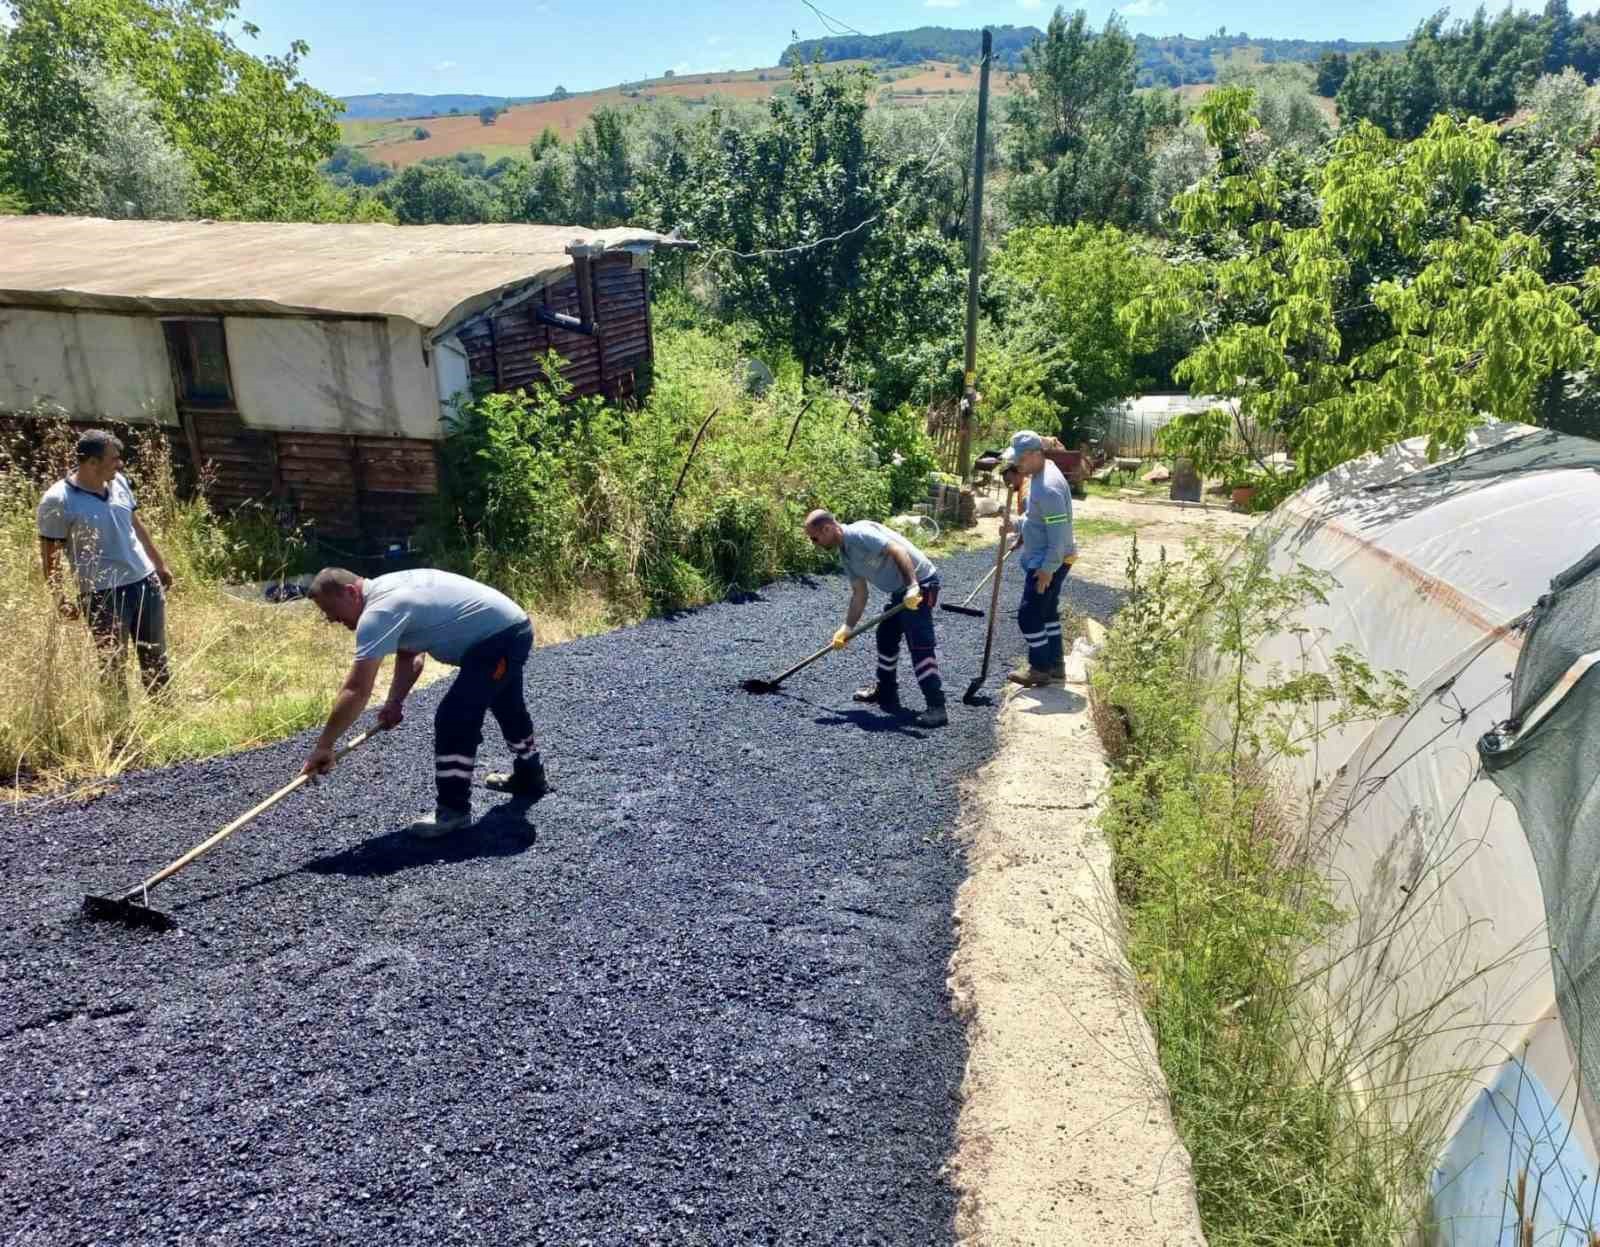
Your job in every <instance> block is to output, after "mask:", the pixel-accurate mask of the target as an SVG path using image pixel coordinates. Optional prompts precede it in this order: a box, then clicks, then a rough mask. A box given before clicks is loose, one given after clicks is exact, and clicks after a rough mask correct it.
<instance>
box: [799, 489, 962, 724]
mask: <svg viewBox="0 0 1600 1247" xmlns="http://www.w3.org/2000/svg"><path fill="white" fill-rule="evenodd" d="M805 532H806V536H807V537H809V538H810V539H811V541H812V542H813V543H814V544H815V545H817V546H820V547H821V548H822V549H824V550H837V551H838V552H839V561H840V562H841V563H842V564H843V565H844V572H845V575H847V576H848V577H850V606H849V609H848V611H847V612H846V614H845V620H844V626H843V627H841V628H840V629H839V630H838V631H837V632H836V633H834V637H833V643H834V646H835V647H836V648H839V649H843V648H844V646H845V644H846V643H847V642H848V640H849V635H850V630H851V629H852V628H854V627H855V626H856V624H857V623H858V622H860V619H861V615H862V612H863V611H865V610H866V606H867V586H868V585H872V586H873V587H874V588H877V589H881V590H882V591H883V592H885V593H887V594H888V595H889V605H890V606H898V605H901V604H902V603H903V604H904V606H905V609H904V610H903V611H900V612H898V613H897V614H895V615H892V616H890V617H889V618H888V619H885V620H884V621H883V622H882V623H881V624H879V625H878V637H877V639H878V678H877V679H876V680H875V681H873V683H871V684H869V685H868V686H867V687H865V688H862V689H858V690H856V694H855V699H856V700H857V701H865V702H876V703H877V704H878V705H880V706H882V707H883V708H884V709H886V710H898V709H899V708H900V693H899V664H900V638H901V636H902V635H903V636H904V637H905V639H906V648H907V649H908V650H910V651H911V668H912V673H913V674H914V675H915V676H916V678H917V683H918V685H920V686H921V688H922V694H923V696H924V697H925V698H926V699H927V702H928V708H927V709H926V710H924V711H923V712H922V713H921V714H920V715H918V716H917V723H918V724H919V725H921V726H922V727H943V726H944V725H945V724H946V723H948V722H949V721H950V719H949V715H948V714H947V713H946V712H945V701H944V683H943V681H942V680H941V679H940V676H939V659H938V656H937V654H936V653H935V651H934V645H935V642H934V635H933V608H934V606H935V605H936V604H937V602H938V600H939V573H938V570H937V569H936V568H935V567H934V565H933V564H932V563H931V562H929V561H928V558H927V556H926V555H924V554H923V553H922V551H921V550H919V549H917V547H916V546H914V545H912V544H911V542H910V541H908V540H907V539H906V538H904V537H902V536H901V535H900V534H899V533H897V532H895V531H894V529H892V528H885V527H884V526H883V525H882V524H879V523H878V522H877V521H876V520H857V521H856V522H855V523H854V524H841V523H839V521H838V520H836V519H835V518H834V517H833V515H832V514H831V513H830V512H828V511H813V512H812V513H811V514H810V515H808V516H806V521H805Z"/></svg>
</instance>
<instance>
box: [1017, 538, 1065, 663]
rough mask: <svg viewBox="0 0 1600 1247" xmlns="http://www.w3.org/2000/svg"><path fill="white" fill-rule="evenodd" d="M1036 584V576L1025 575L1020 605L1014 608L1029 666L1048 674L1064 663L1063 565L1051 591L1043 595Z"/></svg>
mask: <svg viewBox="0 0 1600 1247" xmlns="http://www.w3.org/2000/svg"><path fill="white" fill-rule="evenodd" d="M1036 580H1037V576H1036V573H1034V572H1028V573H1027V581H1026V582H1025V583H1024V585H1023V588H1022V605H1021V606H1019V607H1018V608H1017V626H1018V627H1019V628H1021V629H1022V639H1023V640H1024V641H1026V642H1027V643H1028V666H1030V667H1032V668H1033V669H1034V670H1035V671H1051V670H1053V669H1054V668H1056V667H1059V666H1061V665H1062V663H1063V662H1065V661H1066V657H1065V655H1064V654H1063V653H1062V650H1061V586H1062V585H1064V584H1066V582H1067V567H1066V564H1062V565H1061V566H1060V567H1058V568H1056V574H1055V575H1054V576H1052V577H1051V578H1050V587H1049V588H1048V589H1046V590H1045V591H1044V592H1043V593H1040V592H1039V589H1038V586H1037V584H1036V583H1035V582H1036Z"/></svg>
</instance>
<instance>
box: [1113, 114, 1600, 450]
mask: <svg viewBox="0 0 1600 1247" xmlns="http://www.w3.org/2000/svg"><path fill="white" fill-rule="evenodd" d="M1198 115H1199V118H1200V120H1201V122H1202V124H1204V125H1205V126H1206V127H1207V131H1208V137H1209V138H1210V140H1211V142H1212V143H1213V144H1214V145H1215V146H1216V147H1217V148H1218V150H1219V151H1221V152H1222V153H1223V160H1222V164H1221V166H1220V167H1219V169H1218V171H1217V172H1216V173H1215V174H1214V175H1213V176H1212V177H1211V178H1210V179H1208V181H1207V182H1206V183H1205V184H1203V185H1202V186H1201V187H1199V188H1197V189H1195V190H1194V191H1191V192H1189V193H1188V194H1186V195H1183V196H1180V198H1179V206H1180V208H1181V210H1182V213H1183V223H1184V228H1185V230H1186V231H1188V232H1190V233H1192V234H1197V235H1198V234H1213V235H1221V236H1231V237H1232V239H1233V245H1232V248H1231V251H1230V252H1229V253H1228V254H1227V255H1226V258H1223V259H1221V260H1220V261H1219V262H1218V263H1215V264H1213V265H1192V266H1189V267H1187V268H1185V269H1182V270H1170V271H1169V275H1168V276H1167V277H1166V278H1165V280H1164V281H1163V282H1162V283H1160V284H1158V285H1157V286H1156V287H1154V288H1153V289H1152V291H1151V292H1150V293H1148V294H1147V295H1146V296H1145V297H1144V298H1142V299H1140V300H1138V301H1136V302H1135V303H1134V304H1133V306H1132V308H1131V309H1130V311H1129V313H1128V316H1129V323H1130V325H1131V326H1132V327H1134V328H1135V329H1139V330H1144V331H1149V330H1150V329H1151V328H1153V327H1155V326H1159V325H1162V324H1165V323H1169V322H1171V321H1172V320H1178V321H1180V322H1188V323H1192V324H1195V325H1198V326H1200V327H1201V329H1202V331H1203V334H1204V337H1203V340H1202V341H1201V343H1200V344H1199V345H1198V346H1197V347H1196V349H1195V350H1194V351H1193V352H1191V353H1190V354H1189V355H1188V356H1187V357H1186V358H1185V359H1184V361H1183V362H1182V363H1181V364H1180V365H1179V367H1178V369H1177V375H1178V378H1179V379H1180V380H1181V381H1183V382H1184V383H1186V384H1188V385H1189V386H1190V388H1191V389H1192V390H1193V391H1195V392H1196V393H1210V394H1224V395H1229V396H1232V397H1233V398H1234V399H1235V400H1236V401H1237V404H1238V413H1239V416H1240V417H1242V419H1243V421H1244V423H1245V427H1246V428H1249V427H1259V428H1272V429H1276V430H1278V431H1279V432H1281V433H1282V434H1283V435H1284V436H1285V437H1286V438H1287V440H1288V443H1289V446H1290V448H1291V450H1292V452H1293V454H1294V456H1295V460H1296V463H1297V466H1298V468H1299V475H1300V477H1301V478H1304V477H1307V476H1311V475H1314V474H1316V473H1320V472H1323V471H1326V470H1327V469H1329V468H1332V467H1334V466H1336V465H1338V464H1340V463H1343V462H1344V461H1346V460H1348V459H1350V458H1353V457H1355V456H1357V455H1360V454H1364V453H1366V452H1368V451H1372V450H1377V449H1379V448H1381V447H1383V446H1385V445H1387V444H1389V443H1391V442H1393V441H1396V440H1398V439H1400V438H1405V437H1412V436H1418V435H1425V436H1427V437H1428V438H1429V440H1430V445H1431V446H1432V447H1433V448H1434V449H1435V450H1443V449H1449V448H1452V447H1455V446H1458V445H1460V444H1461V442H1462V440H1463V438H1464V437H1465V435H1466V433H1467V431H1468V430H1469V429H1470V428H1471V427H1472V426H1473V425H1474V424H1476V423H1477V422H1479V421H1481V420H1483V419H1485V418H1497V419H1506V420H1537V419H1538V418H1539V417H1540V415H1541V413H1542V410H1543V400H1544V398H1545V395H1546V390H1547V386H1548V385H1549V383H1550V381H1551V379H1552V378H1556V377H1559V376H1561V375H1562V374H1563V373H1567V372H1572V371H1578V370H1585V369H1591V368H1593V367H1595V365H1596V363H1597V362H1600V350H1597V339H1596V337H1595V334H1594V332H1593V331H1592V330H1591V328H1590V327H1589V326H1588V325H1587V324H1585V323H1584V319H1583V315H1582V304H1583V301H1584V289H1585V288H1587V287H1589V286H1591V285H1592V284H1593V283H1592V279H1590V278H1588V277H1585V278H1584V279H1583V280H1582V281H1581V282H1575V283H1572V284H1567V283H1561V282H1552V281H1550V280H1548V279H1547V277H1546V276H1545V273H1546V270H1547V267H1548V264H1549V261H1550V252H1549V249H1548V248H1547V246H1546V245H1545V243H1544V242H1543V241H1542V240H1541V239H1540V238H1539V237H1537V236H1535V235H1534V234H1531V233H1527V232H1524V231H1523V230H1521V229H1518V228H1516V227H1515V226H1514V225H1511V224H1509V223H1508V222H1506V221H1504V220H1496V219H1494V215H1493V214H1492V213H1491V212H1488V211H1486V200H1487V199H1488V192H1489V190H1490V189H1491V188H1493V187H1494V186H1496V185H1498V184H1499V183H1500V181H1501V179H1502V178H1503V175H1504V168H1503V162H1504V159H1505V156H1504V153H1503V151H1502V149H1501V147H1500V144H1499V142H1498V138H1497V133H1496V130H1495V127H1493V126H1492V125H1489V124H1487V123H1485V122H1482V121H1479V120H1476V119H1468V120H1466V121H1464V122H1463V121H1458V120H1455V119H1453V118H1450V117H1448V116H1441V117H1438V118H1437V119H1435V120H1434V122H1433V123H1432V124H1431V125H1430V126H1429V127H1428V129H1427V131H1426V132H1425V133H1424V134H1423V135H1422V136H1421V137H1420V138H1418V139H1416V140H1413V141H1411V142H1401V141H1398V140H1395V139H1391V138H1389V137H1388V136H1386V135H1384V134H1383V133H1382V132H1381V131H1380V130H1378V129H1377V127H1375V126H1373V125H1371V124H1368V123H1358V124H1356V125H1354V126H1351V127H1349V128H1348V129H1346V130H1345V131H1344V132H1343V133H1342V134H1341V135H1340V136H1339V138H1338V139H1337V140H1336V142H1335V144H1334V147H1333V151H1332V154H1331V156H1330V158H1329V159H1328V160H1327V162H1326V164H1324V165H1321V166H1313V167H1309V168H1308V169H1307V170H1306V172H1307V177H1308V180H1309V182H1310V184H1311V185H1312V187H1313V189H1314V191H1315V195H1316V204H1317V208H1316V211H1315V214H1314V216H1313V217H1312V218H1311V219H1310V220H1308V221H1304V222H1296V221H1293V220H1288V219H1284V218H1282V217H1280V216H1278V215H1276V212H1277V205H1278V204H1279V203H1280V201H1281V200H1282V199H1283V196H1284V190H1285V183H1284V179H1283V177H1282V175H1281V171H1280V170H1278V169H1275V168H1273V167H1272V166H1271V165H1253V164H1251V162H1250V161H1249V160H1248V156H1247V153H1248V150H1249V143H1248V136H1249V132H1250V130H1251V129H1252V128H1253V127H1254V126H1255V124H1256V122H1255V118H1254V117H1253V116H1252V115H1251V113H1250V111H1249V101H1248V97H1247V96H1245V95H1244V93H1243V92H1236V91H1231V90H1225V91H1219V92H1217V93H1215V94H1214V96H1212V97H1210V98H1208V99H1207V100H1206V102H1205V104H1204V105H1202V107H1201V108H1200V109H1199V113H1198ZM1232 419H1233V416H1232V415H1231V414H1230V413H1228V412H1225V411H1222V410H1218V411H1214V412H1211V413H1207V414H1204V415H1200V416H1194V417H1184V418H1182V419H1180V420H1179V421H1176V422H1174V425H1173V426H1172V432H1171V435H1170V437H1171V443H1172V446H1173V448H1174V449H1175V450H1178V451H1180V452H1182V453H1187V454H1190V455H1193V456H1194V457H1195V458H1197V459H1198V460H1200V462H1201V464H1202V466H1204V467H1209V468H1213V469H1220V470H1224V471H1226V470H1228V467H1227V464H1226V463H1224V462H1222V461H1221V460H1222V459H1223V458H1224V457H1225V452H1224V449H1223V448H1224V446H1225V444H1226V442H1227V440H1228V439H1227V438H1226V437H1225V436H1224V435H1225V434H1226V433H1227V432H1228V431H1229V424H1230V422H1231V420H1232Z"/></svg>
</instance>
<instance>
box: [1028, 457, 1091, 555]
mask: <svg viewBox="0 0 1600 1247" xmlns="http://www.w3.org/2000/svg"><path fill="white" fill-rule="evenodd" d="M1077 552H1078V547H1077V545H1076V544H1075V543H1074V542H1073V540H1072V490H1071V489H1070V488H1069V486H1068V485H1067V478H1066V477H1064V476H1062V475H1061V469H1060V468H1058V467H1056V465H1055V464H1053V463H1051V462H1050V460H1048V459H1046V460H1045V461H1044V467H1043V469H1042V470H1041V471H1040V472H1039V473H1038V474H1037V475H1035V476H1034V477H1033V479H1032V480H1030V481H1029V482H1028V510H1027V514H1026V515H1025V516H1024V518H1023V521H1022V566H1023V568H1024V570H1026V571H1030V572H1036V571H1038V570H1040V569H1041V568H1046V567H1048V568H1049V569H1050V570H1051V571H1052V572H1054V571H1055V569H1056V568H1058V567H1060V566H1061V564H1062V563H1063V562H1065V561H1066V558H1067V555H1069V554H1076V553H1077Z"/></svg>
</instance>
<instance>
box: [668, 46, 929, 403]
mask: <svg viewBox="0 0 1600 1247" xmlns="http://www.w3.org/2000/svg"><path fill="white" fill-rule="evenodd" d="M871 83H872V79H871V76H870V75H869V74H866V73H863V72H862V71H859V70H838V71H819V70H812V69H809V68H806V67H800V68H797V69H796V71H795V74H794V77H793V87H794V90H793V94H792V95H790V96H789V97H787V98H784V97H774V98H773V100H772V101H771V103H770V105H769V109H768V121H767V124H766V125H765V126H762V127H759V128H755V129H750V128H745V127H743V126H739V125H729V124H727V121H726V120H725V118H724V117H723V116H722V115H721V114H720V113H719V112H717V111H715V110H713V112H712V114H711V115H710V116H708V117H707V118H706V119H705V120H703V121H701V122H699V123H698V124H697V125H696V126H695V128H694V129H693V130H692V131H691V132H689V133H686V134H685V135H684V138H683V143H682V145H681V146H680V147H679V149H678V150H677V151H676V152H675V153H674V155H673V156H672V157H671V158H670V159H669V160H667V161H666V162H665V163H664V164H662V165H660V166H657V167H653V168H651V169H648V170H646V171H645V175H644V180H643V184H642V187H641V207H642V208H643V209H644V211H645V212H646V213H647V214H648V216H649V217H650V219H652V220H653V221H654V222H655V223H656V224H657V225H658V226H659V227H660V228H663V229H674V228H676V229H679V230H681V231H682V233H683V234H685V235H686V236H688V237H690V238H694V239H696V240H698V241H699V242H700V243H701V245H702V247H703V248H704V249H705V254H706V259H707V262H708V264H709V267H710V269H711V271H712V273H713V274H714V275H715V278H716V283H717V289H718V293H719V295H720V297H721V300H722V302H723V303H724V304H725V306H726V307H727V308H728V309H729V310H730V311H731V312H733V313H734V314H735V315H738V316H743V317H747V318H748V319H749V320H750V321H752V322H753V323H754V324H755V325H756V326H757V328H758V329H759V331H760V333H761V334H762V336H763V337H764V338H766V339H767V340H768V341H770V342H773V343H776V344H781V345H782V346H784V347H786V348H788V349H789V350H790V351H792V352H793V354H794V356H795V357H796V358H797V359H798V360H799V362H800V364H801V366H802V368H803V369H804V370H805V371H806V372H807V373H808V374H813V373H819V372H822V371H825V370H829V369H832V368H836V367H839V366H841V365H844V364H845V363H847V362H856V363H859V364H860V366H861V367H862V368H863V369H864V370H865V371H866V372H868V373H871V372H873V371H874V370H876V369H878V368H879V367H880V366H881V365H882V364H883V362H884V359H885V356H886V355H887V354H888V353H890V352H891V351H892V350H893V348H894V347H895V346H896V344H897V343H901V342H906V341H919V340H923V339H925V338H926V337H927V336H928V334H929V332H930V329H931V328H933V327H934V326H944V325H945V324H946V322H948V321H949V320H950V319H951V317H952V316H956V315H958V314H959V307H960V296H959V291H958V289H957V286H958V282H957V280H956V267H955V248H954V246H953V245H952V244H950V243H948V242H947V241H946V240H944V239H943V238H941V237H940V236H939V233H938V231H937V229H935V228H934V227H933V222H932V220H931V219H930V215H929V211H928V207H927V194H926V192H927V189H928V188H927V185H926V178H927V176H928V168H929V162H928V159H927V158H926V157H922V158H919V159H912V160H900V161H896V160H892V159H890V158H889V157H888V156H887V154H886V153H885V152H884V151H883V150H882V149H881V148H880V147H878V146H876V145H874V143H873V142H872V141H871V139H870V136H869V131H868V127H867V123H866V114H867V96H868V91H869V89H870V87H871ZM897 397H903V395H901V396H897Z"/></svg>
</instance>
